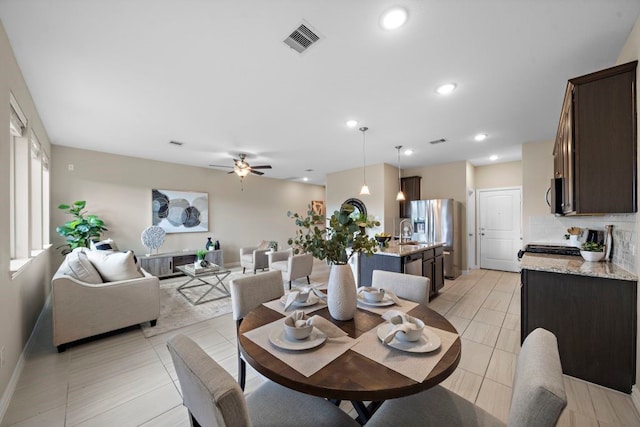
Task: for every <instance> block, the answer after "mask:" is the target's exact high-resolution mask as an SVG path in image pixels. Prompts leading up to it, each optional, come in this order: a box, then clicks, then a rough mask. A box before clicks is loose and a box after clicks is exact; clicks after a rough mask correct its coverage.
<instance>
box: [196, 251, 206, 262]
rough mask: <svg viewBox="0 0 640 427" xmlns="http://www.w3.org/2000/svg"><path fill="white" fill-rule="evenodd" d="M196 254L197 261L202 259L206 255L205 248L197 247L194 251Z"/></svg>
mask: <svg viewBox="0 0 640 427" xmlns="http://www.w3.org/2000/svg"><path fill="white" fill-rule="evenodd" d="M196 256H197V257H198V261H202V260H203V259H204V257H206V256H207V250H205V249H198V250H197V251H196Z"/></svg>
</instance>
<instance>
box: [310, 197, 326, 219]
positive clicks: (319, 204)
mask: <svg viewBox="0 0 640 427" xmlns="http://www.w3.org/2000/svg"><path fill="white" fill-rule="evenodd" d="M311 210H312V211H313V213H315V214H316V215H322V216H325V215H324V200H312V201H311Z"/></svg>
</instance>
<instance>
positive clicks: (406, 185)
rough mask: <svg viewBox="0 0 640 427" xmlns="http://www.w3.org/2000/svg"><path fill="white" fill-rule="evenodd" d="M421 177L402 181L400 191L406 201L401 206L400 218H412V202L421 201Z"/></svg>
mask: <svg viewBox="0 0 640 427" xmlns="http://www.w3.org/2000/svg"><path fill="white" fill-rule="evenodd" d="M421 179H422V177H421V176H407V177H405V178H402V179H401V180H400V189H401V190H402V192H403V193H404V198H405V200H401V201H400V202H398V203H399V204H400V218H411V202H412V201H414V200H420V180H421Z"/></svg>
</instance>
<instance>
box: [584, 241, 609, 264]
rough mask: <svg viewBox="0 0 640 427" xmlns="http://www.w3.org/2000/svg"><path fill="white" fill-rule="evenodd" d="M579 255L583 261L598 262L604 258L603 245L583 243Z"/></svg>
mask: <svg viewBox="0 0 640 427" xmlns="http://www.w3.org/2000/svg"><path fill="white" fill-rule="evenodd" d="M580 255H582V258H584V259H585V261H600V260H601V259H602V258H604V245H603V244H602V243H598V242H584V243H583V244H582V248H581V251H580Z"/></svg>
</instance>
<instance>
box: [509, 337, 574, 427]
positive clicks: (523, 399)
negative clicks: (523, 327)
mask: <svg viewBox="0 0 640 427" xmlns="http://www.w3.org/2000/svg"><path fill="white" fill-rule="evenodd" d="M566 404H567V395H566V394H565V390H564V382H563V380H562V366H561V364H560V355H559V353H558V341H557V339H556V337H555V335H553V334H552V333H551V332H549V331H547V330H545V329H542V328H538V329H536V330H534V331H533V332H531V333H530V334H529V336H527V338H526V339H525V340H524V343H522V349H521V350H520V355H519V356H518V365H517V367H516V375H515V379H514V383H513V394H512V396H511V410H510V412H509V419H508V421H507V425H508V426H512V427H516V426H518V427H519V426H536V427H544V426H550V427H551V426H555V425H556V422H557V421H558V418H559V417H560V413H561V412H562V410H563V409H564V407H565V406H566Z"/></svg>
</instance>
